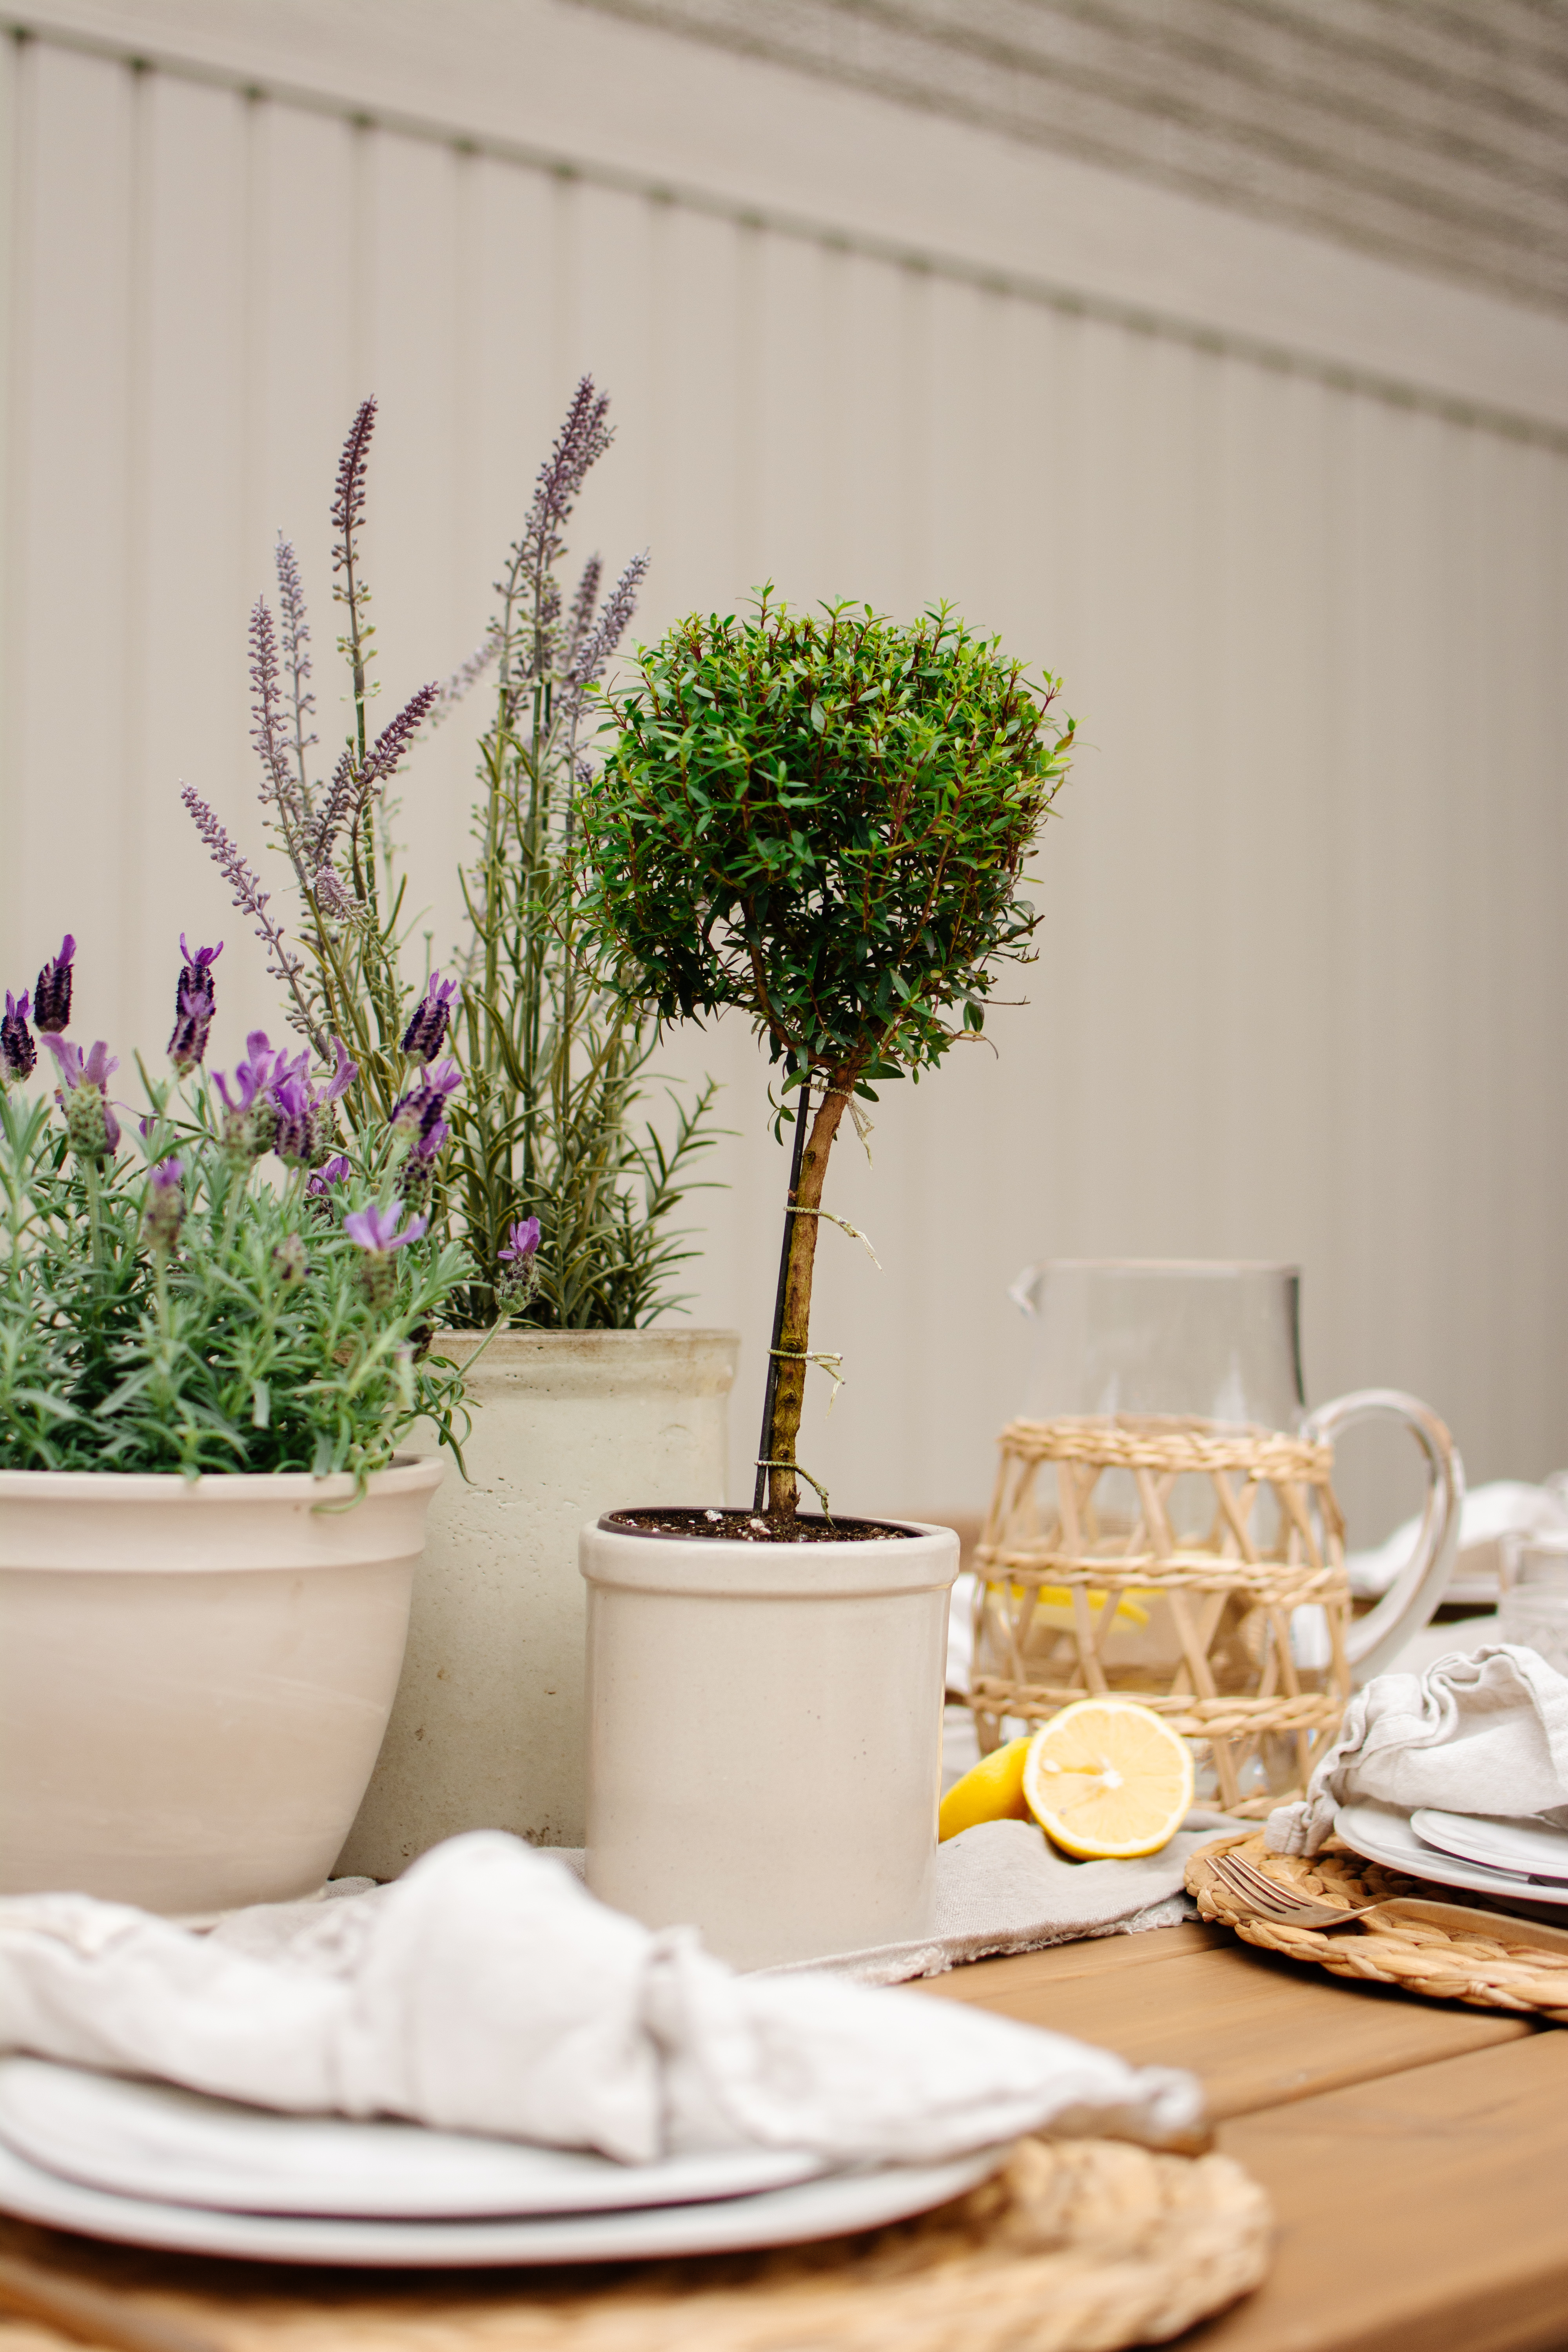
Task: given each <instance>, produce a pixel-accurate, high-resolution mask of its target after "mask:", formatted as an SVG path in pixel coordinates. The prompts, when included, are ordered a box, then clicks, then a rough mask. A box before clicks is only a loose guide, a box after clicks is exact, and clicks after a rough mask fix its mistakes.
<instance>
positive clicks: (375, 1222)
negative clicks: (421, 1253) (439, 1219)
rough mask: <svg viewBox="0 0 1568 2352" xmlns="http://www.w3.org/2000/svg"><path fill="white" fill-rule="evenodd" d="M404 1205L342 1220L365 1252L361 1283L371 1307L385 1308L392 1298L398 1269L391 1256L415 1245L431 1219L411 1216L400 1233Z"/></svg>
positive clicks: (358, 1211) (360, 1212)
mask: <svg viewBox="0 0 1568 2352" xmlns="http://www.w3.org/2000/svg"><path fill="white" fill-rule="evenodd" d="M404 1205H405V1204H404V1203H403V1202H401V1201H398V1202H394V1204H393V1206H392V1207H391V1208H390V1209H378V1208H369V1209H354V1210H352V1211H351V1212H350V1213H349V1214H348V1215H347V1216H346V1217H345V1218H344V1219H343V1231H344V1233H345V1234H347V1235H348V1237H349V1239H350V1241H352V1242H355V1243H357V1244H358V1245H359V1247H360V1248H361V1249H362V1250H363V1252H364V1255H363V1258H362V1259H361V1261H360V1270H359V1272H360V1284H361V1287H362V1288H363V1292H364V1295H365V1297H366V1298H367V1299H368V1301H369V1302H370V1304H371V1306H372V1307H384V1306H385V1305H386V1304H387V1302H388V1300H389V1299H390V1298H391V1297H392V1292H393V1285H394V1281H395V1267H394V1265H393V1262H392V1254H393V1252H394V1251H395V1250H400V1249H402V1247H403V1246H404V1244H405V1243H406V1242H416V1241H417V1240H418V1239H419V1237H420V1235H421V1234H423V1233H424V1232H425V1230H426V1226H427V1225H428V1223H429V1222H430V1221H429V1219H428V1217H412V1216H411V1217H410V1218H409V1220H408V1223H406V1224H405V1226H404V1228H403V1231H402V1232H401V1233H399V1232H398V1230H397V1221H398V1219H399V1218H400V1217H401V1216H402V1215H403V1213H404Z"/></svg>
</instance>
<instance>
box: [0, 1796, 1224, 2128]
mask: <svg viewBox="0 0 1568 2352" xmlns="http://www.w3.org/2000/svg"><path fill="white" fill-rule="evenodd" d="M290 1907H291V1908H294V1909H295V1910H296V1912H297V1915H298V1916H297V1918H296V1920H295V1921H294V1922H292V1923H290V1932H289V1934H288V1935H287V1937H286V1938H285V1939H284V1941H283V1942H282V1943H281V1945H278V1944H276V1943H274V1944H273V1946H272V1948H271V1949H270V1951H268V1953H267V1956H266V1957H260V1956H258V1941H259V1942H260V1943H261V1944H262V1947H263V1948H264V1949H265V1948H266V1939H265V1938H258V1934H257V1932H256V1930H257V1926H258V1919H259V1915H258V1913H256V1912H251V1913H248V1914H247V1913H238V1914H235V1915H233V1916H231V1919H230V1920H229V1921H228V1922H227V1923H226V1927H220V1928H219V1929H217V1930H216V1931H215V1932H214V1933H212V1934H208V1935H203V1934H197V1933H193V1932H191V1931H189V1930H187V1929H184V1928H181V1927H176V1926H174V1924H173V1923H171V1922H170V1921H168V1920H165V1919H157V1918H153V1916H150V1915H149V1914H147V1913H145V1912H141V1911H135V1910H132V1909H130V1908H129V1907H127V1906H123V1905H119V1904H110V1903H100V1902H97V1901H94V1900H93V1899H92V1898H91V1897H90V1896H88V1895H20V1896H14V1897H12V1898H11V1899H10V1900H8V1901H5V1902H0V2048H10V2049H14V2050H26V2051H31V2052H34V2053H37V2054H38V2055H40V2056H43V2057H48V2058H58V2059H65V2060H68V2061H69V2062H71V2063H75V2064H78V2065H85V2066H95V2067H102V2068H107V2069H109V2070H110V2071H111V2072H116V2073H121V2074H145V2075H153V2076H155V2077H159V2078H161V2079H162V2080H163V2081H165V2082H171V2083H178V2084H184V2085H185V2086H186V2087H188V2088H190V2089H193V2090H198V2091H206V2092H210V2093H216V2095H219V2096H220V2097H225V2098H231V2099H240V2100H244V2101H247V2102H248V2103H249V2104H250V2105H255V2106H261V2107H273V2108H281V2109H283V2110H285V2111H287V2112H289V2113H292V2114H320V2113H329V2114H338V2115H345V2116H404V2117H407V2118H410V2119H412V2120H413V2121H415V2122H417V2123H424V2124H429V2125H434V2126H438V2127H439V2128H441V2129H444V2130H449V2131H471V2132H482V2133H487V2134H490V2135H493V2136H496V2137H502V2138H510V2139H522V2140H532V2141H536V2142H541V2143H543V2144H545V2145H549V2146H554V2147H569V2148H592V2149H596V2150H598V2151H599V2152H600V2153H601V2154H603V2155H605V2156H609V2157H613V2158H619V2159H620V2160H622V2161H623V2162H628V2163H643V2162H648V2161H651V2160H652V2159H654V2158H658V2157H659V2156H662V2155H667V2154H679V2153H682V2152H688V2151H696V2150H705V2149H717V2148H728V2147H792V2148H793V2147H805V2148H810V2149H813V2150H816V2151H817V2152H818V2153H820V2154H821V2155H823V2156H824V2157H826V2158H829V2159H830V2160H832V2161H835V2162H838V2163H858V2162H879V2161H888V2162H899V2161H904V2162H910V2163H913V2162H926V2161H933V2160H940V2159H942V2158H948V2157H952V2156H956V2155H959V2154H962V2153H963V2152H965V2151H966V2150H968V2149H971V2148H979V2147H990V2146H993V2145H994V2144H995V2143H997V2142H998V2141H1002V2140H1006V2139H1010V2138H1013V2137H1016V2136H1017V2135H1019V2134H1022V2133H1024V2132H1030V2131H1036V2130H1040V2129H1052V2130H1055V2131H1058V2132H1061V2133H1067V2134H1083V2133H1099V2134H1101V2135H1104V2136H1108V2137H1123V2138H1131V2139H1140V2140H1142V2141H1145V2142H1146V2143H1148V2144H1149V2145H1150V2146H1153V2147H1161V2146H1183V2145H1188V2144H1190V2143H1191V2142H1192V2140H1193V2139H1194V2137H1196V2136H1197V2135H1198V2134H1199V2132H1200V2131H1201V2126H1202V2117H1203V2099H1202V2093H1201V2092H1200V2090H1199V2088H1198V2085H1197V2084H1196V2082H1195V2081H1194V2078H1193V2077H1192V2076H1191V2075H1189V2074H1179V2073H1176V2072H1174V2071H1173V2070H1171V2069H1168V2068H1164V2067H1144V2068H1141V2069H1134V2068H1132V2067H1131V2066H1129V2065H1127V2064H1126V2063H1124V2062H1123V2061H1122V2060H1121V2059H1120V2058H1116V2057H1113V2056H1112V2055H1111V2054H1110V2052H1108V2051H1103V2050H1095V2049H1091V2048H1090V2047H1089V2045H1088V2044H1086V2043H1083V2042H1073V2041H1070V2040H1068V2038H1067V2037H1066V2036H1065V2035H1062V2034H1056V2033H1047V2032H1041V2031H1039V2030H1038V2029H1037V2028H1035V2027H1032V2026H1026V2025H1017V2024H1015V2023H1013V2022H1012V2021H1009V2020H1007V2019H1005V2018H999V2017H994V2016H991V2015H988V2014H987V2013H985V2012H984V2011H981V2010H978V2009H974V2008H972V2007H970V2006H969V2005H968V2004H967V2003H959V2002H956V2001H952V2002H950V2001H938V2000H929V1999H922V1998H921V1996H919V1995H917V1994H912V1993H902V1992H889V1991H873V1990H868V1989H867V1988H865V1987H863V1986H858V1985H854V1984H846V1983H843V1982H840V1981H837V1980H835V1979H826V1978H812V1977H809V1976H806V1977H801V1976H790V1977H769V1976H763V1975H749V1976H740V1975H737V1974H735V1972H734V1971H733V1970H731V1969H729V1968H727V1967H726V1966H725V1965H724V1964H723V1963H722V1962H721V1961H720V1960H717V1959H715V1958H712V1957H711V1956H710V1954H708V1953H706V1952H705V1951H704V1950H703V1949H702V1948H701V1945H700V1941H699V1939H698V1937H697V1936H696V1934H695V1933H694V1931H693V1930H691V1929H689V1928H679V1927H678V1928H672V1929H666V1930H662V1931H660V1932H657V1933H656V1932H653V1931H650V1930H649V1929H648V1928H647V1927H642V1926H640V1925H639V1924H638V1923H637V1921H636V1920H634V1919H629V1918H626V1917H625V1916H623V1915H622V1914H620V1913H619V1912H615V1911H611V1910H609V1909H607V1908H606V1907H605V1906H604V1905H603V1904H601V1903H598V1902H596V1901H595V1899H594V1897H593V1896H592V1895H589V1894H588V1893H587V1891H586V1890H585V1889H584V1887H583V1886H582V1885H580V1884H579V1883H578V1881H577V1879H576V1878H575V1877H574V1874H572V1872H571V1871H570V1870H568V1869H567V1868H566V1867H565V1865H564V1864H562V1863H560V1862H557V1861H555V1860H553V1859H552V1857H551V1856H549V1855H548V1854H546V1853H538V1852H536V1851H535V1850H534V1849H533V1848H531V1847H530V1846H527V1845H524V1844H523V1843H521V1840H519V1839H516V1838H511V1837H508V1836H505V1835H503V1834H502V1833H500V1832H496V1831H488V1830H486V1831H476V1832H472V1833H470V1834H469V1835H468V1836H465V1837H459V1838H453V1839H451V1840H450V1841H449V1842H448V1843H447V1844H445V1845H441V1846H437V1847H436V1848H435V1849H434V1850H433V1851H432V1852H431V1853H427V1854H426V1855H424V1856H423V1857H422V1858H421V1859H420V1860H419V1861H418V1862H417V1863H416V1864H415V1865H414V1866H413V1868H412V1869H411V1870H409V1871H408V1872H407V1873H406V1874H405V1875H404V1876H403V1877H402V1878H400V1879H397V1880H395V1882H394V1883H393V1884H392V1885H390V1886H386V1887H382V1888H378V1889H376V1890H375V1891H374V1893H372V1894H369V1895H358V1896H353V1897H345V1898H343V1899H342V1900H340V1901H336V1902H330V1903H325V1904H321V1905H315V1906H290ZM247 1920H248V1921H249V1922H250V1923H251V1924H250V1927H249V1928H248V1929H247V1926H246V1922H247ZM247 1947H248V1948H247Z"/></svg>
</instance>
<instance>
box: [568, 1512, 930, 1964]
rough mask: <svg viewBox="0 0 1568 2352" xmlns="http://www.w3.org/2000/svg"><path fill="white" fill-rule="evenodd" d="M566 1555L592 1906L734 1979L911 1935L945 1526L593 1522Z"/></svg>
mask: <svg viewBox="0 0 1568 2352" xmlns="http://www.w3.org/2000/svg"><path fill="white" fill-rule="evenodd" d="M637 1499H638V1502H639V1503H641V1502H642V1501H643V1500H644V1499H646V1498H644V1497H643V1496H638V1498H637ZM899 1524H905V1525H907V1523H902V1522H900V1523H899ZM581 1557H582V1572H583V1575H584V1578H585V1580H586V1581H587V1585H588V1595H589V1600H588V1718H589V1721H588V1841H587V1842H588V1885H590V1887H591V1888H592V1889H593V1891H594V1893H595V1895H599V1896H601V1897H602V1899H603V1900H604V1901H605V1902H606V1903H609V1904H613V1905H614V1906H615V1907H616V1909H617V1910H620V1911H629V1912H631V1913H632V1915H633V1916H634V1917H636V1918H638V1919H642V1920H644V1921H645V1922H646V1923H647V1925H648V1926H649V1927H676V1926H680V1925H690V1926H694V1927H700V1929H701V1930H702V1933H703V1936H704V1937H705V1939H706V1941H707V1943H708V1945H709V1948H710V1950H712V1951H715V1952H717V1953H719V1954H720V1955H721V1958H725V1959H727V1960H731V1961H732V1962H734V1964H735V1965H736V1966H737V1967H740V1968H763V1967H766V1966H768V1965H770V1964H774V1963H778V1962H782V1961H785V1960H802V1959H815V1958H822V1957H824V1956H825V1955H826V1954H828V1953H833V1952H849V1951H860V1950H864V1949H866V1948H868V1947H870V1946H874V1945H878V1944H889V1943H899V1942H902V1941H904V1940H905V1939H906V1938H909V1937H917V1936H920V1935H922V1934H924V1933H925V1931H926V1929H927V1927H929V1924H930V1908H931V1897H932V1891H933V1886H934V1879H935V1865H936V1829H937V1806H938V1802H939V1800H940V1795H941V1786H942V1696H943V1684H944V1682H945V1679H946V1664H947V1605H948V1594H949V1591H950V1589H951V1587H952V1580H953V1579H954V1577H955V1576H956V1575H957V1574H958V1538H957V1537H956V1536H955V1535H954V1534H953V1532H952V1528H931V1527H923V1526H918V1525H910V1526H908V1528H907V1533H906V1534H905V1535H904V1536H903V1537H901V1538H896V1539H894V1540H892V1541H890V1542H884V1543H776V1544H748V1543H735V1542H726V1541H724V1540H722V1539H720V1540H717V1541H715V1540H714V1539H713V1538H682V1537H679V1536H668V1535H645V1534H637V1533H632V1532H629V1531H627V1530H625V1529H623V1528H616V1527H613V1526H610V1525H607V1524H606V1523H605V1521H604V1520H603V1519H601V1520H600V1521H599V1522H598V1523H597V1524H596V1525H594V1526H591V1527H586V1528H584V1530H583V1534H582V1545H581Z"/></svg>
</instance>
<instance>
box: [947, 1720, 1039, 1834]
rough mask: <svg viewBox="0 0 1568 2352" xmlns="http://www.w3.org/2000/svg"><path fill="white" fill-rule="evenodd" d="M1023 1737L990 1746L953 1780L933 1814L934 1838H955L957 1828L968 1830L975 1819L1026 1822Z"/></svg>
mask: <svg viewBox="0 0 1568 2352" xmlns="http://www.w3.org/2000/svg"><path fill="white" fill-rule="evenodd" d="M1029 1747H1030V1742H1029V1740H1028V1739H1027V1738H1023V1739H1009V1740H1008V1742H1007V1744H1006V1746H1005V1748H993V1749H992V1751H991V1753H990V1755H989V1756H983V1757H982V1758H981V1759H980V1761H979V1763H978V1764H974V1765H972V1766H971V1767H970V1769H969V1770H968V1771H967V1772H966V1773H965V1774H964V1776H963V1780H955V1781H954V1782H953V1784H952V1788H951V1789H950V1790H948V1792H947V1794H946V1796H945V1797H944V1798H943V1799H942V1811H941V1812H940V1813H939V1814H938V1815H937V1832H936V1833H937V1840H938V1843H941V1842H942V1839H944V1838H950V1837H956V1836H957V1835H958V1832H959V1831H960V1830H972V1829H973V1827H974V1824H975V1822H1026V1821H1028V1820H1029V1818H1030V1814H1029V1808H1028V1806H1027V1805H1026V1803H1025V1801H1024V1762H1025V1759H1026V1757H1027V1755H1028V1753H1029Z"/></svg>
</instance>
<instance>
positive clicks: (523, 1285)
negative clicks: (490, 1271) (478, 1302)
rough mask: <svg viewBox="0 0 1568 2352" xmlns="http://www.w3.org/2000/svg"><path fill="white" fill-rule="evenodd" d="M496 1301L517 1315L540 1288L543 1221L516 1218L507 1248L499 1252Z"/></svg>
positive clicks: (511, 1225)
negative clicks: (540, 1234) (540, 1225)
mask: <svg viewBox="0 0 1568 2352" xmlns="http://www.w3.org/2000/svg"><path fill="white" fill-rule="evenodd" d="M496 1258H497V1261H498V1269H499V1270H498V1272H497V1275H496V1298H497V1300H498V1302H499V1304H500V1306H502V1307H506V1308H507V1309H508V1310H509V1311H510V1313H512V1314H514V1315H515V1314H516V1312H517V1311H518V1309H519V1307H526V1306H527V1304H528V1302H529V1300H530V1299H531V1297H533V1294H534V1292H535V1291H536V1290H537V1289H538V1287H539V1219H538V1218H537V1217H520V1218H514V1219H513V1221H512V1223H511V1224H510V1225H509V1226H508V1228H507V1237H506V1246H505V1248H504V1249H499V1250H497V1252H496Z"/></svg>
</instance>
